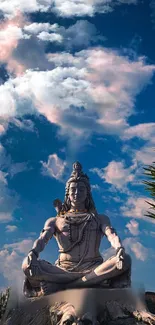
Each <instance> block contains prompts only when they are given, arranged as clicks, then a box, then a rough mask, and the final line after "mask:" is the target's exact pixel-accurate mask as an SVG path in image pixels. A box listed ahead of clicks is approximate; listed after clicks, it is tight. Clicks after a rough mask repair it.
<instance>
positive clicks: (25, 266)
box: [22, 257, 30, 276]
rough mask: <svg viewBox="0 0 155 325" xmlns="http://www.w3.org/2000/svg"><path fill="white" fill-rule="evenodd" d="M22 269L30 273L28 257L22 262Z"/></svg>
mask: <svg viewBox="0 0 155 325" xmlns="http://www.w3.org/2000/svg"><path fill="white" fill-rule="evenodd" d="M22 270H23V272H24V274H25V275H27V276H28V275H29V272H30V267H29V265H28V263H27V257H25V258H24V260H23V263H22Z"/></svg>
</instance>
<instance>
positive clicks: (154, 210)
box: [143, 162, 155, 219]
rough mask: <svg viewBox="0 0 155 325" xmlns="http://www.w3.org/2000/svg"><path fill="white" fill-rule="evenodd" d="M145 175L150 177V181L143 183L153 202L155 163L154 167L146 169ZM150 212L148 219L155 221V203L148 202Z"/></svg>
mask: <svg viewBox="0 0 155 325" xmlns="http://www.w3.org/2000/svg"><path fill="white" fill-rule="evenodd" d="M143 169H144V175H145V176H147V177H148V180H145V181H143V184H145V189H146V191H148V193H149V194H150V196H151V197H152V199H153V200H155V162H153V164H152V165H149V166H147V167H144V168H143ZM146 202H147V203H148V205H149V206H150V210H151V211H148V213H147V214H146V216H147V217H149V218H153V219H155V203H151V202H148V201H146Z"/></svg>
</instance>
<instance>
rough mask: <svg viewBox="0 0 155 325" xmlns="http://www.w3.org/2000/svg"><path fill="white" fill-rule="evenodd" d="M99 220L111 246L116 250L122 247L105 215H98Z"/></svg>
mask: <svg viewBox="0 0 155 325" xmlns="http://www.w3.org/2000/svg"><path fill="white" fill-rule="evenodd" d="M100 220H101V229H102V232H103V234H104V235H105V236H106V237H107V239H108V241H109V242H110V244H111V246H112V247H113V248H114V249H115V250H118V249H119V248H123V246H122V242H121V239H120V238H119V236H118V235H117V232H116V230H115V229H114V228H113V227H112V225H111V222H110V219H109V218H108V217H107V216H106V215H100Z"/></svg>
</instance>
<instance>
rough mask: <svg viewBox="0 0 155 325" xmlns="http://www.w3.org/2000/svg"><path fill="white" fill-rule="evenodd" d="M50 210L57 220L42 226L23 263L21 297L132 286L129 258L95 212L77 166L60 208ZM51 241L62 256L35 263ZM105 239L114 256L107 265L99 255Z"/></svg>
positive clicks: (105, 219)
mask: <svg viewBox="0 0 155 325" xmlns="http://www.w3.org/2000/svg"><path fill="white" fill-rule="evenodd" d="M54 205H55V208H56V211H57V216H56V217H54V218H50V219H48V220H47V221H46V222H45V225H44V228H43V230H42V232H41V234H40V237H39V238H38V239H37V240H36V241H35V242H34V244H33V247H32V250H31V251H30V252H29V253H28V256H27V257H26V258H25V259H24V261H23V264H22V269H23V272H24V273H25V281H24V289H23V290H24V294H25V295H26V296H28V297H32V296H39V295H40V294H43V295H46V294H49V293H53V292H56V291H60V290H65V289H69V288H86V287H105V286H108V287H117V286H118V287H125V286H126V287H128V286H130V274H131V258H130V256H129V255H127V254H126V253H125V249H124V247H123V246H122V243H121V240H120V238H119V236H118V235H117V233H116V231H115V230H114V228H113V227H112V225H111V223H110V220H109V218H108V217H107V216H105V215H104V214H98V213H97V211H96V208H95V204H94V201H93V198H92V194H91V187H90V182H89V178H88V176H87V175H86V174H84V173H83V171H82V166H81V164H80V163H79V162H76V163H74V164H73V172H72V174H71V177H70V178H69V180H68V182H67V183H66V193H65V200H64V203H61V201H60V200H58V199H57V200H55V201H54ZM53 236H54V237H55V239H56V241H57V243H58V247H59V253H60V254H59V257H58V260H57V261H56V262H55V264H51V263H49V262H47V261H44V260H40V259H39V254H40V252H42V251H43V250H44V248H45V246H46V244H47V243H48V241H49V240H50V239H51V238H52V237H53ZM103 236H106V237H107V239H108V240H109V242H110V244H111V246H112V247H113V248H114V249H115V255H114V256H112V257H111V258H110V259H108V260H105V261H104V260H103V257H102V255H101V254H100V251H99V248H100V243H101V239H102V237H103Z"/></svg>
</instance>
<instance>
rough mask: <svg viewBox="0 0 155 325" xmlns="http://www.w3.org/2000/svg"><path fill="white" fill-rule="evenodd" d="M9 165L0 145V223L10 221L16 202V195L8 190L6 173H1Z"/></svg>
mask: <svg viewBox="0 0 155 325" xmlns="http://www.w3.org/2000/svg"><path fill="white" fill-rule="evenodd" d="M9 164H10V159H9V157H7V155H6V152H5V149H4V147H3V146H2V145H0V223H7V222H9V221H12V219H13V212H14V210H15V209H16V207H17V202H18V197H17V194H16V193H14V191H11V190H9V188H8V181H7V177H8V173H6V172H4V171H3V168H4V167H5V168H7V167H8V166H9Z"/></svg>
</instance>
